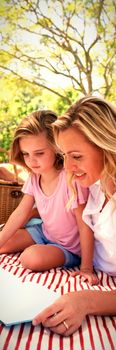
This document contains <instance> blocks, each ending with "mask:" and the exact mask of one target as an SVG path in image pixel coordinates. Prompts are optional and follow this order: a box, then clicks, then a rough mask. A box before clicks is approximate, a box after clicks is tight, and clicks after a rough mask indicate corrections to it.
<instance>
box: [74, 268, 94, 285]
mask: <svg viewBox="0 0 116 350" xmlns="http://www.w3.org/2000/svg"><path fill="white" fill-rule="evenodd" d="M71 276H72V277H75V276H80V278H81V279H82V281H83V282H89V284H90V285H91V286H92V285H94V284H95V285H97V284H99V279H98V277H97V275H96V274H95V272H94V271H91V270H89V269H80V270H78V271H74V272H72V273H71Z"/></svg>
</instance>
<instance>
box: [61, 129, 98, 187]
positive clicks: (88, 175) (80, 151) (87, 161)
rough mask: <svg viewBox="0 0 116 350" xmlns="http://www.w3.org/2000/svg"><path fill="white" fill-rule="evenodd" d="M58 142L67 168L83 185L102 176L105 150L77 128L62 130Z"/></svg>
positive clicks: (85, 185) (87, 184) (93, 181)
mask: <svg viewBox="0 0 116 350" xmlns="http://www.w3.org/2000/svg"><path fill="white" fill-rule="evenodd" d="M57 143H58V145H59V147H60V149H61V151H62V153H63V155H64V159H65V168H66V170H68V171H71V172H72V173H73V174H74V175H75V178H76V179H78V181H79V182H80V184H81V185H82V186H83V187H88V186H90V185H92V184H93V183H95V182H96V181H97V180H99V179H100V177H101V172H102V170H103V151H102V150H101V149H99V148H98V147H97V146H95V145H93V144H92V143H90V142H89V140H88V139H87V138H86V137H85V136H84V135H83V134H82V133H81V132H80V131H79V130H77V129H75V128H73V127H70V128H69V129H67V130H65V131H60V133H59V135H58V138H57Z"/></svg>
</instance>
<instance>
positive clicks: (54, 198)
mask: <svg viewBox="0 0 116 350" xmlns="http://www.w3.org/2000/svg"><path fill="white" fill-rule="evenodd" d="M55 120H56V115H55V114H54V113H53V112H52V111H44V110H42V111H36V112H34V113H32V114H31V115H30V116H28V117H26V118H25V119H24V120H23V121H22V122H21V124H20V125H19V127H18V128H17V130H16V132H15V136H14V141H13V144H12V149H11V161H12V162H15V163H18V164H20V165H22V166H24V167H26V169H28V170H29V171H30V176H29V178H28V180H27V181H26V183H25V184H24V186H23V192H24V196H23V199H22V201H21V203H20V204H19V206H18V207H17V209H16V210H15V211H14V212H13V213H12V215H11V216H10V218H9V220H8V221H7V223H6V225H5V227H4V229H3V231H2V232H1V234H0V253H6V252H16V251H23V253H22V254H21V256H20V260H21V262H22V265H23V266H24V267H25V268H29V269H32V270H37V271H44V270H47V269H50V268H53V267H57V266H66V267H68V266H69V267H71V266H75V265H78V266H79V264H80V239H79V232H80V238H81V236H82V240H81V241H82V242H81V250H82V263H81V270H82V274H83V275H84V277H85V278H87V279H88V280H89V282H90V283H97V277H96V275H95V274H94V273H93V266H92V257H93V234H92V232H91V230H90V229H89V227H88V226H87V225H86V224H84V222H83V221H82V211H83V208H84V203H85V200H86V199H85V196H86V198H87V191H85V190H84V189H82V188H81V186H80V185H79V184H78V183H76V187H77V193H78V195H77V197H78V202H77V200H75V201H74V202H73V203H72V207H71V209H70V210H68V211H67V209H66V205H67V202H68V201H69V198H70V191H69V189H68V187H67V182H66V173H65V171H64V169H63V158H62V156H61V154H60V153H59V150H58V149H57V147H56V145H55V141H54V136H53V130H52V123H53V122H54V121H55ZM34 203H36V206H37V209H38V212H39V215H40V217H41V219H42V223H40V224H38V225H34V226H31V227H29V226H27V227H25V228H23V229H21V227H24V225H25V223H26V221H27V219H28V217H29V215H30V212H31V210H32V207H33V204H34ZM85 237H86V239H85ZM83 238H84V239H83ZM88 252H89V253H88ZM86 272H87V275H86Z"/></svg>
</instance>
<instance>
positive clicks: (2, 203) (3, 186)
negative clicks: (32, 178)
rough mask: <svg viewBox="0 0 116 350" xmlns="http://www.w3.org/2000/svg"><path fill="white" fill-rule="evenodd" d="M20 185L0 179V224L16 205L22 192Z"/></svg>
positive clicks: (6, 218)
mask: <svg viewBox="0 0 116 350" xmlns="http://www.w3.org/2000/svg"><path fill="white" fill-rule="evenodd" d="M21 188H22V185H20V184H18V183H10V182H9V183H6V181H0V224H3V223H5V222H6V221H7V220H8V218H9V216H10V214H11V213H12V212H13V211H14V210H15V208H16V207H17V206H18V204H19V202H20V200H21V198H22V196H23V193H22V192H21Z"/></svg>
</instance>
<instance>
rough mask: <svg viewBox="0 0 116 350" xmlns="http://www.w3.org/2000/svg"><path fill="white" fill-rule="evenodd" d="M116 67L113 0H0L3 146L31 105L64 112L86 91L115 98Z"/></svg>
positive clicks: (0, 137) (2, 157)
mask: <svg viewBox="0 0 116 350" xmlns="http://www.w3.org/2000/svg"><path fill="white" fill-rule="evenodd" d="M115 72H116V2H115V0H75V1H71V0H57V1H56V0H20V1H19V0H1V1H0V147H1V148H5V149H6V150H8V149H9V148H10V144H11V140H12V137H13V133H14V130H15V128H16V126H17V124H19V122H20V120H21V119H22V118H23V117H25V116H26V115H28V114H29V113H31V112H32V111H33V110H37V109H42V108H44V109H46V108H49V109H52V110H54V111H55V112H56V113H57V114H61V113H62V112H64V111H65V110H66V109H67V107H69V105H70V104H72V102H74V101H76V100H77V99H78V98H80V97H82V96H84V95H87V94H94V95H95V94H96V95H101V96H103V97H105V98H106V99H107V100H109V101H112V102H113V103H114V104H115V101H116V89H115V83H116V74H115ZM7 161H8V157H7V155H6V154H4V153H3V152H0V162H1V163H2V162H7Z"/></svg>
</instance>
